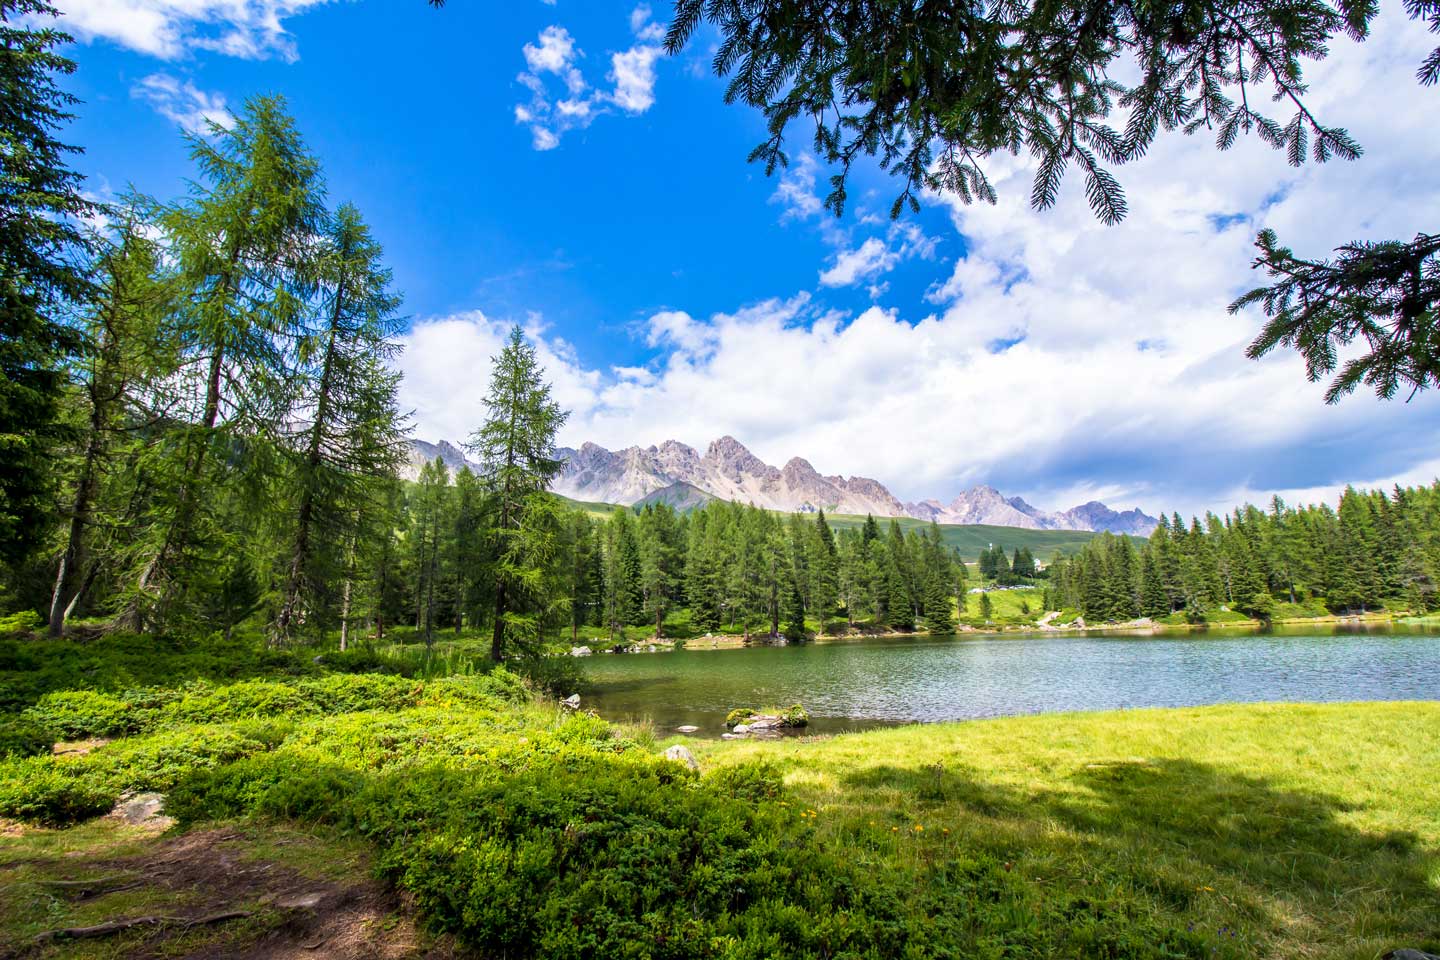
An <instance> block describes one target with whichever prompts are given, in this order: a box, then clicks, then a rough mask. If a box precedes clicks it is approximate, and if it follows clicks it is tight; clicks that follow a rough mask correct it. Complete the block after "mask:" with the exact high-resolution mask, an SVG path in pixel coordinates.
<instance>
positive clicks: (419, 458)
mask: <svg viewBox="0 0 1440 960" xmlns="http://www.w3.org/2000/svg"><path fill="white" fill-rule="evenodd" d="M436 457H439V458H440V459H441V460H443V461H444V462H445V466H446V467H447V468H449V470H450V473H451V474H455V473H458V472H459V470H460V468H461V467H466V466H468V467H469V468H470V469H471V470H474V469H475V464H473V463H471V462H470V461H469V460H467V459H466V458H465V454H464V452H463V451H462V450H461V449H460V448H459V447H457V446H455V444H453V443H451V442H450V441H449V440H441V441H440V442H439V443H426V442H425V441H424V440H411V441H410V450H409V458H408V459H407V460H406V462H405V463H404V464H402V465H401V467H400V476H401V477H402V478H404V479H406V480H418V479H420V468H421V467H423V466H425V464H427V463H429V462H431V461H432V460H434V459H435V458H436Z"/></svg>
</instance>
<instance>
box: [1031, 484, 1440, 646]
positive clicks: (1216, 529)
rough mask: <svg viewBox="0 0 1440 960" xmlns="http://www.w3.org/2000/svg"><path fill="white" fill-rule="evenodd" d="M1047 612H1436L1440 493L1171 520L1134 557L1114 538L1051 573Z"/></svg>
mask: <svg viewBox="0 0 1440 960" xmlns="http://www.w3.org/2000/svg"><path fill="white" fill-rule="evenodd" d="M1049 574H1050V578H1049V580H1050V585H1049V587H1048V588H1047V593H1046V597H1047V600H1046V602H1047V605H1048V606H1049V608H1050V609H1052V610H1054V609H1060V608H1063V607H1070V608H1077V609H1079V610H1080V611H1081V612H1082V613H1083V614H1084V616H1085V618H1086V620H1088V621H1091V622H1100V621H1107V620H1119V621H1123V620H1129V619H1132V618H1134V617H1136V616H1147V617H1152V618H1155V619H1158V620H1163V621H1165V622H1172V623H1194V624H1199V623H1218V622H1222V621H1227V620H1230V621H1234V620H1243V619H1246V618H1247V617H1248V618H1254V619H1261V620H1268V619H1282V620H1283V619H1286V618H1289V617H1304V616H1312V617H1313V616H1318V615H1322V614H1323V613H1324V612H1325V609H1324V608H1326V607H1328V608H1329V610H1330V611H1331V612H1334V613H1339V614H1344V613H1357V612H1358V613H1364V612H1368V611H1371V610H1374V609H1377V608H1387V609H1393V608H1396V607H1401V608H1403V607H1409V608H1410V609H1412V610H1415V611H1417V612H1423V611H1425V610H1428V609H1430V608H1431V606H1432V605H1434V604H1435V602H1436V599H1437V594H1436V589H1435V586H1436V583H1437V581H1440V484H1432V485H1431V486H1429V487H1409V488H1402V487H1397V488H1396V489H1395V490H1394V491H1393V492H1392V493H1390V494H1386V493H1384V492H1383V491H1378V490H1376V491H1360V490H1355V489H1353V488H1347V489H1346V490H1345V491H1344V493H1342V494H1341V497H1340V502H1339V504H1338V509H1335V508H1331V507H1330V506H1328V505H1321V506H1307V507H1302V508H1298V509H1297V508H1293V507H1288V506H1286V505H1285V503H1284V502H1283V501H1281V500H1280V499H1279V498H1275V500H1274V501H1272V503H1271V509H1270V510H1269V511H1261V510H1259V509H1258V508H1256V507H1254V506H1251V505H1248V504H1247V505H1246V506H1244V507H1241V508H1238V509H1236V510H1235V511H1234V512H1233V513H1231V514H1230V515H1228V516H1225V517H1217V516H1215V515H1214V514H1209V513H1207V514H1206V515H1205V517H1204V518H1203V520H1202V519H1201V518H1195V519H1193V520H1192V521H1191V523H1190V525H1189V527H1188V528H1187V527H1186V526H1185V524H1184V523H1183V521H1182V520H1181V518H1180V517H1179V516H1172V517H1162V518H1161V522H1160V525H1159V526H1158V527H1157V528H1156V529H1155V531H1154V533H1152V534H1151V536H1150V539H1149V541H1148V542H1147V543H1145V544H1144V546H1142V547H1141V548H1140V550H1138V551H1137V550H1136V549H1135V548H1134V545H1133V543H1132V541H1131V540H1129V539H1128V538H1121V537H1113V536H1110V535H1109V534H1104V535H1101V536H1100V537H1098V538H1097V539H1096V540H1094V541H1092V542H1091V543H1090V544H1089V545H1087V546H1086V548H1085V549H1084V550H1082V551H1081V552H1080V553H1079V554H1077V555H1076V556H1074V557H1071V558H1059V557H1057V558H1056V560H1055V561H1054V562H1053V563H1052V564H1051V567H1050V570H1049Z"/></svg>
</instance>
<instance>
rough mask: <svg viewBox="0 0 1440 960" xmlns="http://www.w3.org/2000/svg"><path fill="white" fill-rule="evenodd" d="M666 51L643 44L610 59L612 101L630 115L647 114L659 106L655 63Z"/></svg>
mask: <svg viewBox="0 0 1440 960" xmlns="http://www.w3.org/2000/svg"><path fill="white" fill-rule="evenodd" d="M663 52H664V51H663V50H661V48H660V47H658V46H655V45H653V44H640V45H638V46H634V47H631V48H630V49H629V50H626V51H624V52H623V53H617V54H615V55H613V56H612V57H611V58H610V63H611V69H610V74H609V78H610V81H611V82H612V83H614V84H615V92H614V93H612V94H611V100H612V102H613V103H615V105H616V106H618V107H620V109H622V110H624V111H625V112H627V113H644V112H645V111H646V110H649V109H650V108H651V107H652V106H654V105H655V61H656V60H658V59H660V55H661V54H662V53H663Z"/></svg>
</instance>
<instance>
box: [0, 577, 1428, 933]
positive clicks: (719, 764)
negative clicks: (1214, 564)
mask: <svg viewBox="0 0 1440 960" xmlns="http://www.w3.org/2000/svg"><path fill="white" fill-rule="evenodd" d="M971 599H972V600H974V599H976V598H971ZM991 600H992V604H993V605H995V607H996V611H997V615H998V616H1000V617H1005V616H1011V615H1015V614H1016V613H1018V609H1019V604H1020V602H1022V600H1024V593H1023V592H1021V591H1006V592H996V593H994V594H992V595H991ZM1012 605H1013V607H1014V610H1013V611H1012V610H1011V609H1010V608H1011V606H1012ZM1032 609H1038V606H1037V607H1035V608H1032ZM479 642H481V641H480V638H470V637H462V639H461V641H460V643H462V644H476V643H479ZM175 656H177V657H180V658H181V659H182V660H183V659H184V658H185V657H188V656H190V654H189V653H188V652H184V651H182V652H179V653H176V654H175ZM457 656H459V654H457ZM567 659H568V658H567ZM185 662H188V660H187V661H185ZM305 662H307V663H309V661H308V660H307V661H305ZM312 666H313V667H315V669H317V670H318V669H320V666H319V665H314V664H312ZM111 701H116V702H121V701H123V702H125V703H129V704H130V705H131V709H129V710H128V712H127V713H126V714H125V715H126V716H128V717H130V721H129V722H128V723H127V724H126V726H125V728H124V730H122V731H119V732H120V734H121V736H120V738H119V739H117V740H115V741H114V742H112V743H109V744H106V745H102V746H99V747H97V748H96V749H95V750H94V751H93V752H91V753H89V754H87V755H84V756H78V755H75V756H68V755H67V756H65V757H54V758H47V757H40V758H29V759H24V760H10V761H0V802H3V803H6V804H8V806H7V807H6V808H5V809H6V810H8V811H10V813H11V815H14V816H20V817H26V818H28V819H29V820H30V821H32V822H34V821H38V822H41V823H45V822H50V823H54V822H63V820H64V819H65V818H66V817H68V816H71V815H73V816H76V817H80V818H83V817H85V816H86V815H88V814H92V813H94V812H98V811H99V810H103V809H107V808H108V805H109V803H111V802H113V798H114V797H115V796H116V795H118V794H119V793H120V792H121V791H123V790H132V789H136V790H138V789H156V790H161V791H163V792H165V793H167V795H168V796H169V800H170V803H169V805H168V806H169V810H170V812H171V813H172V814H173V815H175V816H177V817H179V818H180V819H181V822H182V828H191V827H195V826H199V827H202V828H203V827H204V826H205V825H206V824H207V823H208V822H211V821H220V822H223V823H224V824H226V827H225V828H224V829H225V831H227V832H228V831H230V830H231V827H232V825H233V827H234V829H235V830H238V831H240V832H241V833H242V834H243V835H244V838H245V839H244V840H243V841H235V842H236V843H237V844H241V845H242V847H243V849H237V850H236V851H235V855H236V857H238V860H239V862H242V863H243V862H246V861H249V862H256V863H279V864H280V865H282V866H284V867H285V869H286V870H287V871H290V872H293V873H296V874H299V875H302V876H305V877H314V878H317V879H323V878H324V877H327V876H332V875H333V876H335V877H337V878H338V877H339V876H341V875H342V874H343V875H358V874H360V873H364V872H366V871H367V869H368V868H367V864H374V865H375V868H376V869H377V870H379V871H380V872H381V874H382V875H383V876H384V878H385V879H386V881H387V882H388V883H391V884H393V885H394V886H396V887H398V888H400V889H401V890H402V891H405V892H406V893H407V894H408V895H409V896H410V897H411V898H413V902H414V903H415V905H416V909H417V910H419V911H420V914H421V917H422V919H424V920H425V921H426V922H427V923H428V924H429V926H430V928H431V929H432V930H433V931H435V932H437V933H441V934H453V935H454V936H456V937H458V938H460V939H461V940H463V941H466V942H468V943H470V944H472V945H474V946H476V947H478V948H480V949H481V950H482V951H484V953H485V955H501V954H505V955H510V956H517V957H523V956H547V957H573V958H576V960H578V958H580V957H587V956H619V955H625V951H626V950H627V949H629V948H630V947H631V946H634V945H636V944H642V943H668V944H670V945H671V949H670V950H669V952H668V953H667V954H666V955H667V956H671V957H675V958H685V957H692V956H694V957H699V956H703V957H716V958H727V960H729V958H735V960H738V958H755V960H758V958H760V957H766V958H769V957H777V956H783V957H795V958H801V957H806V958H809V957H818V956H827V955H829V956H854V957H860V956H866V957H869V956H875V957H897V958H898V957H906V958H911V957H914V958H920V957H928V958H936V960H939V958H942V957H959V956H963V957H967V958H968V957H977V958H982V960H987V958H988V960H1003V958H1012V957H1014V958H1019V957H1026V958H1028V957H1037V958H1074V960H1088V958H1091V957H1107V958H1112V960H1173V958H1177V957H1187V958H1191V960H1216V958H1220V960H1223V958H1231V960H1236V958H1250V957H1256V958H1258V957H1291V956H1293V957H1302V956H1303V957H1307V958H1308V957H1322V958H1336V960H1359V958H1367V960H1373V958H1374V957H1377V956H1378V955H1379V954H1380V953H1382V952H1383V951H1385V950H1387V949H1391V948H1393V947H1397V946H1415V947H1420V948H1427V949H1431V950H1434V949H1436V948H1437V947H1440V913H1437V912H1436V910H1435V903H1436V898H1437V890H1440V794H1437V793H1436V791H1434V790H1433V789H1432V788H1431V784H1432V783H1433V780H1434V773H1435V771H1436V770H1437V769H1440V704H1434V703H1426V704H1406V703H1401V704H1349V705H1326V706H1314V705H1283V706H1279V705H1253V706H1230V707H1213V708H1204V709H1185V710H1142V711H1130V712H1116V713H1105V714H1071V715H1055V716H1040V717H1026V718H1012V719H1005V720H996V721H985V722H975V723H968V724H948V725H931V726H912V727H905V728H897V729H889V730H883V731H874V732H869V733H865V734H857V735H846V736H841V737H835V738H829V739H825V738H819V739H814V740H809V739H802V740H782V741H771V742H732V743H724V742H719V741H712V742H704V743H699V742H692V744H691V746H692V748H693V749H695V750H696V751H697V752H698V753H699V754H700V757H701V762H702V775H701V776H699V777H696V776H694V775H693V774H691V773H689V772H688V771H685V770H684V769H682V768H681V767H679V766H678V765H675V764H672V763H669V762H667V761H664V760H661V759H660V758H659V757H657V756H656V751H657V750H658V749H659V748H660V747H661V746H664V745H663V744H659V745H657V744H655V743H654V738H653V734H652V733H651V732H649V731H647V730H645V729H643V728H621V727H615V726H611V725H609V724H606V723H605V722H604V721H602V720H600V719H599V718H596V717H593V716H590V715H586V714H583V713H582V714H574V713H567V712H565V711H562V710H560V709H558V707H557V705H555V704H554V703H553V702H550V701H546V700H544V699H543V698H537V697H534V696H532V695H530V694H529V693H527V692H526V691H524V690H523V689H521V688H520V687H519V683H518V680H516V679H515V678H513V677H508V676H507V675H506V674H503V673H494V674H491V675H489V676H470V677H463V678H460V677H457V678H448V679H437V680H428V681H423V680H400V679H399V678H395V677H383V678H375V677H367V676H364V675H359V676H354V675H343V676H342V675H337V674H321V675H307V676H292V677H279V676H277V677H274V678H272V679H267V680H265V681H263V682H257V681H255V680H245V681H243V682H239V683H231V684H227V685H219V686H217V685H214V684H213V682H212V684H209V685H203V686H202V685H197V684H194V683H191V684H188V685H186V686H185V687H184V688H183V689H176V690H171V691H168V692H165V691H160V690H156V689H148V690H137V691H130V692H123V691H122V692H117V693H114V694H110V695H106V696H103V697H102V696H98V695H97V696H90V697H76V696H61V695H54V696H49V697H46V698H44V699H42V701H41V702H40V703H39V704H38V705H37V706H36V707H35V708H34V709H33V710H32V711H31V712H32V713H34V714H35V715H36V716H41V717H43V719H44V720H45V721H46V722H47V723H50V724H53V725H56V726H64V727H65V728H66V729H68V730H70V731H72V732H73V733H76V734H85V733H90V732H93V731H94V730H98V729H101V728H102V727H103V728H105V729H111V727H112V726H113V724H112V718H113V715H114V713H115V711H114V710H113V709H111V708H112V707H113V703H112V702H111ZM131 714H133V716H131ZM126 731H129V733H128V735H126V733H125V732H126ZM41 774H43V776H41ZM66 789H73V790H75V791H82V792H83V791H84V790H89V791H98V792H99V793H100V794H103V797H102V798H101V799H102V800H103V802H102V803H99V804H98V805H90V806H83V807H82V806H78V805H75V804H69V805H67V801H66V798H65V796H64V791H65V790H66ZM76 795H77V796H78V795H79V794H78V793H77V794H76ZM6 798H8V799H6ZM277 825H278V826H277ZM272 828H275V829H283V830H297V829H298V830H300V831H302V832H301V833H295V834H285V833H283V832H281V833H271V832H267V831H270V830H271V829H272ZM147 842H148V841H144V840H143V838H140V837H137V836H135V835H133V834H131V833H129V832H127V831H125V830H124V829H122V828H117V827H116V826H115V825H114V824H113V823H110V822H104V821H90V822H89V823H81V824H80V825H79V826H76V827H72V828H70V829H67V830H53V829H45V828H39V827H35V826H33V825H31V826H25V827H23V828H14V827H6V826H5V825H3V824H0V874H3V876H0V913H3V914H4V918H3V919H0V942H5V941H8V942H9V943H12V944H14V943H24V942H26V941H27V940H28V939H29V938H31V937H33V936H34V934H35V932H37V931H39V930H42V929H50V928H54V927H58V926H68V925H74V924H78V923H84V922H94V921H96V920H99V919H107V918H110V917H115V916H123V915H134V914H139V913H146V912H158V911H160V909H161V907H162V905H163V903H164V900H165V891H163V890H159V889H158V888H154V887H153V885H152V886H140V887H134V888H127V889H125V890H119V891H116V892H115V893H113V894H110V893H107V894H105V895H104V896H103V897H99V898H95V899H94V900H83V899H82V900H74V899H66V898H65V897H59V896H56V895H55V894H53V893H51V892H47V891H46V889H45V888H46V884H45V883H44V882H43V881H44V880H46V879H61V878H68V877H70V876H72V875H74V874H75V873H76V871H77V870H78V869H80V867H77V864H79V865H81V866H83V867H85V868H88V867H89V866H90V865H91V864H95V865H101V866H105V865H107V864H112V865H117V866H119V867H122V868H124V869H132V868H134V869H137V870H138V869H141V868H140V867H138V866H135V865H134V864H133V863H132V867H126V866H125V864H126V863H127V862H132V861H133V857H134V855H135V853H136V849H137V848H136V844H143V843H147ZM165 842H169V841H165ZM227 842H228V841H227ZM229 850H230V848H228V847H227V848H226V851H225V852H226V855H227V856H228V855H229ZM162 852H163V851H162ZM127 858H129V859H128V860H127ZM342 867H343V869H342ZM332 868H333V871H332ZM107 869H108V867H107ZM232 872H233V871H232ZM142 873H143V870H142ZM80 875H83V876H87V877H88V876H91V874H89V873H82V874H80ZM187 889H188V888H187ZM197 889H198V888H197ZM256 895H258V894H257V893H256V892H253V891H252V892H246V893H244V896H246V897H253V896H256ZM187 896H188V895H187ZM196 896H208V894H207V893H206V891H205V890H199V892H197V893H196ZM172 899H173V898H172ZM245 902H246V903H249V901H248V900H247V901H245ZM256 904H257V906H258V907H260V908H262V909H259V910H258V911H257V913H256V917H255V922H254V923H247V924H240V925H237V926H236V927H234V928H227V929H224V930H216V931H196V932H195V937H196V938H197V939H196V940H195V941H193V942H192V941H190V940H184V939H180V940H176V941H173V943H174V944H175V945H178V946H179V947H182V948H184V949H185V950H188V951H189V954H187V955H203V954H205V953H206V952H207V950H208V952H209V953H210V954H214V953H217V952H220V951H218V950H217V949H214V947H215V945H216V944H217V943H220V942H222V941H220V940H217V939H215V938H219V937H224V938H233V940H226V941H224V942H225V943H226V944H227V946H239V945H240V944H242V943H251V942H253V941H254V938H255V937H257V936H260V935H262V933H264V931H265V930H267V929H274V926H273V925H274V924H277V923H280V922H282V920H283V918H280V917H279V916H278V915H274V916H272V915H271V913H267V912H266V911H265V909H263V903H261V901H258V900H257V901H256ZM202 907H204V904H202V903H201V902H200V901H199V900H192V899H186V898H185V897H181V898H179V899H178V900H174V903H173V904H172V905H171V907H169V908H167V909H168V910H169V911H172V912H183V911H190V910H196V911H198V910H201V909H202ZM267 935H268V934H267ZM200 940H203V941H204V943H203V944H202V943H201V942H200ZM139 941H140V936H139V935H137V936H136V937H133V938H121V939H118V940H115V941H111V942H109V943H98V942H97V943H95V944H85V945H77V946H75V947H74V948H73V951H72V950H69V949H67V950H66V951H65V952H64V953H61V954H56V955H63V956H77V957H78V956H120V955H125V954H126V948H127V947H135V946H136V945H137V943H139ZM305 942H313V940H310V939H307V940H306V941H305ZM636 955H639V954H636ZM657 955H658V954H657Z"/></svg>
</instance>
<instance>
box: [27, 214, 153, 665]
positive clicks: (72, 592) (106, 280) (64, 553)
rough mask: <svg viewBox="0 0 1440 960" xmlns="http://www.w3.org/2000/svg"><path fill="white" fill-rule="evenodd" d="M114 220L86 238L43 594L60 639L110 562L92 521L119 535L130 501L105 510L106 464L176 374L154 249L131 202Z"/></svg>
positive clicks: (134, 437)
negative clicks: (60, 515) (56, 522)
mask: <svg viewBox="0 0 1440 960" xmlns="http://www.w3.org/2000/svg"><path fill="white" fill-rule="evenodd" d="M121 217H122V219H120V220H119V221H118V222H117V224H116V226H115V228H114V230H113V231H110V232H109V233H102V234H100V235H98V236H95V237H94V238H92V240H91V249H93V250H94V251H95V259H94V263H93V268H92V276H91V281H92V287H93V291H94V296H93V298H92V299H91V300H90V302H89V304H88V306H87V309H85V310H84V311H83V312H82V314H81V322H82V324H83V329H84V333H85V337H86V340H87V341H88V342H89V343H90V344H91V349H90V350H89V351H88V352H87V353H86V355H85V356H84V358H83V360H82V362H81V363H79V364H78V365H77V367H76V370H75V372H74V375H73V379H74V381H75V382H76V383H77V384H78V386H79V388H80V389H79V396H80V398H81V400H82V403H83V408H84V413H83V417H84V426H83V428H82V429H81V430H80V434H79V437H78V440H79V444H78V447H79V452H78V458H77V459H78V463H77V464H76V467H75V477H74V481H73V487H72V492H71V494H70V496H69V498H68V509H67V513H68V518H67V519H68V523H67V524H66V531H65V539H64V545H63V547H62V548H61V552H60V560H59V565H58V568H57V570H56V575H55V586H54V589H53V591H52V592H51V599H50V617H49V632H50V635H51V636H53V637H58V636H60V635H61V633H62V632H63V630H64V626H65V620H66V619H67V618H68V617H69V616H70V615H71V613H72V611H74V610H75V608H76V606H77V605H78V604H79V603H80V602H81V599H82V597H83V595H84V594H85V592H86V589H87V587H88V586H89V585H90V584H91V582H92V580H93V578H94V577H95V576H96V575H97V574H98V573H99V571H100V568H101V566H102V565H104V564H112V565H113V564H114V563H115V562H116V561H117V559H118V557H117V555H115V552H114V551H113V550H112V551H110V552H109V553H108V554H107V553H106V551H104V550H103V549H101V547H100V545H99V544H97V543H95V542H94V541H95V539H96V538H95V537H94V536H93V528H95V527H96V526H97V520H98V526H99V527H100V528H101V529H102V530H104V529H112V530H113V529H117V528H118V527H119V526H120V525H121V522H122V518H121V516H118V515H117V513H119V512H120V511H123V510H124V509H125V503H126V499H128V498H120V497H116V498H114V499H115V500H116V502H115V503H113V504H107V503H106V502H105V497H104V486H105V484H106V482H107V479H108V478H109V477H110V476H111V475H112V471H111V465H112V463H113V462H114V461H115V460H116V459H118V458H123V457H124V456H125V455H126V454H127V453H128V452H132V451H133V449H134V446H133V445H134V444H135V443H136V442H138V436H139V429H138V428H141V427H143V425H145V424H146V423H149V422H153V421H154V420H155V419H157V418H158V417H159V415H160V414H159V411H157V410H155V409H153V406H154V405H153V404H152V403H150V401H151V399H152V398H153V397H154V395H155V391H156V389H157V386H158V384H159V382H160V381H161V380H162V379H163V378H164V377H166V376H168V375H169V373H170V371H171V370H173V369H174V348H175V337H174V336H173V330H172V329H171V328H170V326H169V324H168V319H169V313H170V310H171V308H172V307H173V303H172V296H173V287H172V286H171V285H170V284H169V283H167V282H166V280H165V278H164V277H163V276H162V275H161V273H162V271H161V258H162V251H161V250H160V249H159V246H158V244H156V243H155V241H154V240H153V239H152V238H151V237H150V236H148V235H147V233H148V231H147V225H146V224H145V222H144V220H143V217H142V215H141V211H140V202H139V201H138V200H135V199H133V198H132V199H131V200H130V201H129V202H127V203H126V204H125V206H124V207H123V208H122V210H121ZM120 479H121V480H122V481H123V479H124V478H123V477H122V478H120ZM107 507H108V511H107ZM114 539H115V538H113V537H112V538H111V541H112V545H113V543H114Z"/></svg>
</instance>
